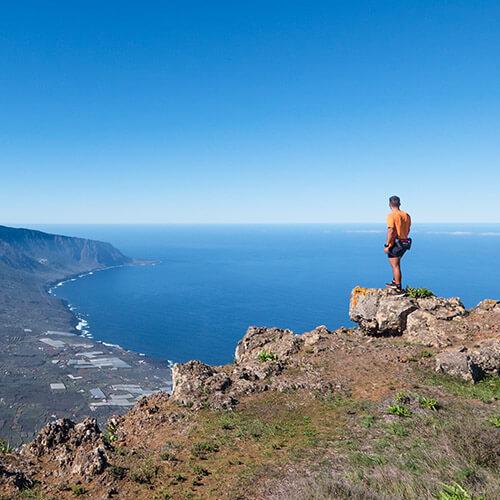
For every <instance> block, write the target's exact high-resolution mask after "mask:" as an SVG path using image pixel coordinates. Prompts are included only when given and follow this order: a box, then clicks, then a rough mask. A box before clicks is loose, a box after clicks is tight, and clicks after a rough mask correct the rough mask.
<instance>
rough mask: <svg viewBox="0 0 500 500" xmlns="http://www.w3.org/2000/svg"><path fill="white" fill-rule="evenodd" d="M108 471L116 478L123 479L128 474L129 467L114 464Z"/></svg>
mask: <svg viewBox="0 0 500 500" xmlns="http://www.w3.org/2000/svg"><path fill="white" fill-rule="evenodd" d="M108 471H109V473H110V474H111V475H112V476H113V477H114V478H115V479H123V478H124V477H125V475H126V474H127V469H126V468H125V467H120V466H119V465H112V466H111V467H109V468H108Z"/></svg>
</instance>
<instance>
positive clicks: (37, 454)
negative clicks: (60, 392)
mask: <svg viewBox="0 0 500 500" xmlns="http://www.w3.org/2000/svg"><path fill="white" fill-rule="evenodd" d="M349 313H350V318H351V319H352V320H353V321H354V322H355V323H357V325H358V326H357V327H354V328H345V327H342V328H339V329H337V330H330V329H328V328H327V327H326V326H318V327H316V328H315V329H313V330H311V331H309V332H306V333H302V334H297V333H295V332H293V331H291V330H287V329H279V328H263V327H250V328H249V329H248V330H247V332H246V334H245V336H244V337H243V338H242V339H241V340H240V342H239V343H238V345H237V347H236V352H235V357H234V362H233V363H232V364H229V365H224V366H209V365H206V364H204V363H202V362H200V361H189V362H187V363H183V364H177V365H175V366H174V367H173V370H172V372H173V373H172V378H173V391H172V394H171V395H170V396H169V395H167V394H161V395H155V396H151V397H149V398H144V399H143V400H142V401H140V402H139V403H138V404H137V405H136V406H135V407H134V408H133V409H132V410H131V411H130V412H129V413H128V414H127V415H125V416H123V417H119V418H115V419H112V420H111V421H110V422H109V424H108V427H107V431H106V433H105V434H103V433H102V432H101V431H100V430H99V428H98V426H97V424H96V422H95V420H93V419H85V420H84V421H83V422H81V423H79V424H75V423H73V422H72V421H70V420H67V419H61V420H57V421H55V422H52V423H50V424H48V425H47V426H46V427H44V428H43V429H42V431H41V432H40V433H39V434H38V436H37V437H36V439H35V440H34V441H33V442H31V443H29V444H27V445H25V446H23V447H22V448H21V449H20V450H19V451H16V452H12V453H10V452H9V453H4V454H3V456H2V458H1V459H0V492H1V493H5V492H7V494H11V493H12V492H15V491H18V490H20V489H23V488H24V489H25V488H29V487H30V485H33V484H35V482H38V483H37V484H42V485H46V487H47V490H48V491H51V490H50V488H51V486H50V485H51V484H56V483H60V482H61V481H64V480H67V481H69V480H71V481H72V482H73V483H75V484H79V483H82V484H91V483H92V484H95V489H96V491H99V494H101V493H102V492H104V493H103V495H104V496H106V495H108V496H111V495H112V494H113V492H114V491H115V490H116V488H117V484H118V483H117V482H119V478H118V479H117V477H116V475H117V472H116V470H114V472H113V474H114V475H113V474H110V473H109V474H108V472H107V470H108V468H109V467H108V465H109V464H110V463H112V461H111V460H110V457H109V455H110V453H114V452H113V442H114V441H115V440H118V441H119V442H121V443H123V445H124V444H127V445H128V446H132V444H131V443H134V442H135V441H138V442H140V441H141V440H142V441H143V442H147V441H148V440H149V434H151V433H153V434H154V432H155V431H153V430H152V429H157V428H159V427H161V426H170V427H169V428H170V429H173V428H175V426H176V424H177V422H178V421H179V420H180V421H181V422H182V419H187V418H189V417H188V416H187V415H188V414H189V412H195V413H196V412H197V411H198V410H201V409H212V410H234V409H236V408H237V407H238V405H239V404H240V403H242V402H243V401H244V400H245V399H246V398H251V397H252V395H258V394H262V393H266V392H269V391H275V392H280V393H283V392H292V393H295V392H297V391H302V392H303V393H304V394H308V395H314V397H317V396H319V397H323V396H325V395H330V394H337V395H340V396H345V395H349V396H350V395H353V394H354V395H358V396H360V397H365V398H366V397H368V398H370V399H377V398H384V397H386V395H387V392H388V391H390V388H391V387H392V384H393V382H394V380H397V381H398V382H400V383H402V384H404V383H405V381H407V380H408V379H411V377H412V373H413V372H411V368H409V365H410V363H409V361H411V360H413V361H415V360H417V358H416V357H415V353H417V352H424V351H423V349H424V347H425V348H428V349H431V350H432V355H431V356H428V357H427V356H425V357H424V356H420V357H418V360H417V362H418V363H422V364H423V365H425V367H429V368H433V369H434V370H436V371H438V372H442V373H446V374H449V375H450V376H454V377H459V378H461V379H464V380H466V381H469V382H470V383H474V382H477V381H479V380H480V379H481V378H483V377H485V376H488V375H492V376H494V375H497V376H498V374H499V371H500V332H499V329H500V302H498V301H496V300H485V301H483V302H481V303H480V304H479V305H478V306H477V307H475V308H473V309H471V310H466V309H465V307H464V306H463V304H462V303H461V302H460V300H459V299H458V298H440V297H426V298H413V297H410V296H408V295H395V294H393V293H391V292H389V291H386V290H380V289H367V288H361V287H356V288H355V289H354V290H353V291H352V293H351V297H350V306H349ZM391 380H392V382H391ZM165 408H168V411H167V410H166V409H165ZM186 412H188V413H186ZM152 446H154V443H153V444H152ZM115 469H116V467H115Z"/></svg>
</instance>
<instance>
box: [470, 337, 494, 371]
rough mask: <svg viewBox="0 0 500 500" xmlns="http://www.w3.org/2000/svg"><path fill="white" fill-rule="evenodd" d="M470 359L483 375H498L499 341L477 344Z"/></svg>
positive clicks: (492, 340)
mask: <svg viewBox="0 0 500 500" xmlns="http://www.w3.org/2000/svg"><path fill="white" fill-rule="evenodd" d="M472 359H473V360H474V363H476V364H477V365H478V366H479V367H480V368H481V370H482V371H483V372H484V373H487V374H490V375H500V340H499V339H487V340H483V341H482V342H480V343H479V345H478V348H477V349H475V350H474V351H473V353H472Z"/></svg>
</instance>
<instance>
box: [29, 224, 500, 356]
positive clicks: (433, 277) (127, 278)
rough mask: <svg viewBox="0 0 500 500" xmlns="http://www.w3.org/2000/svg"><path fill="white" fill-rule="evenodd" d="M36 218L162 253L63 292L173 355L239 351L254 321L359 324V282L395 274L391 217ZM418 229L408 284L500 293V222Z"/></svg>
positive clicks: (96, 330) (153, 352)
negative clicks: (360, 220)
mask: <svg viewBox="0 0 500 500" xmlns="http://www.w3.org/2000/svg"><path fill="white" fill-rule="evenodd" d="M31 227H33V228H35V229H41V230H44V231H48V232H56V233H60V234H66V235H69V236H81V237H85V238H94V239H98V240H102V241H108V242H110V243H112V244H113V245H115V246H116V247H117V248H119V249H120V250H121V251H123V252H124V253H125V254H127V255H128V256H130V257H134V258H143V259H154V260H158V261H159V262H158V263H157V264H156V265H149V266H129V267H120V268H114V269H109V270H106V271H102V272H98V273H93V274H91V275H86V276H84V277H82V278H80V279H77V280H76V281H68V282H66V283H64V284H63V285H62V286H60V287H57V288H56V289H55V290H54V293H55V295H56V296H57V297H60V298H62V299H65V300H66V301H67V302H68V303H70V304H71V305H72V308H73V309H74V311H75V313H76V314H77V315H78V316H79V317H80V318H81V319H83V320H85V321H86V322H88V327H86V328H88V329H89V332H90V335H92V336H93V337H94V338H95V339H97V340H102V341H104V342H108V343H112V344H119V345H120V346H122V347H124V348H126V349H129V350H132V351H136V352H139V353H143V354H145V355H147V356H150V357H153V358H156V359H159V360H170V361H173V362H184V361H186V360H189V359H199V360H202V361H204V362H206V363H210V364H223V363H227V362H230V361H232V359H233V353H234V349H235V346H236V343H237V341H238V340H239V339H240V338H241V337H242V336H243V334H244V333H245V331H246V329H247V327H248V326H250V325H259V326H277V327H281V328H290V329H292V330H294V331H296V332H304V331H308V330H311V329H313V328H314V327H315V326H317V325H322V324H323V325H326V326H327V327H329V328H331V329H335V328H338V327H340V326H342V325H345V326H350V325H351V323H350V321H349V317H348V303H349V293H350V291H351V289H352V288H353V287H354V286H355V285H358V284H359V285H362V286H366V287H383V286H384V283H385V282H386V281H389V280H390V277H391V275H390V268H389V265H388V263H387V257H386V256H385V254H384V253H383V248H382V247H383V244H384V241H385V227H384V225H383V224H382V225H375V224H372V225H367V224H362V225H361V224H359V225H341V224H337V225H328V224H311V225H72V226H59V225H49V226H31ZM412 236H413V248H412V249H411V251H410V252H408V253H407V255H405V257H404V259H403V273H404V277H403V279H404V283H405V284H407V285H411V286H415V287H426V288H430V289H431V290H432V291H433V292H434V293H435V294H437V295H443V296H458V297H460V298H461V299H462V300H463V302H464V304H465V305H466V306H467V307H472V306H474V305H476V304H477V303H478V302H479V301H480V300H482V299H484V298H497V299H498V298H500V258H499V256H500V224H496V225H477V224H476V225H464V224H457V225H450V224H446V225H445V224H433V225H415V227H414V229H413V231H412Z"/></svg>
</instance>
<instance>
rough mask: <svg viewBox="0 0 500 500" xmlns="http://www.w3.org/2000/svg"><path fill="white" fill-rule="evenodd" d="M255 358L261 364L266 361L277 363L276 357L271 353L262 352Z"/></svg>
mask: <svg viewBox="0 0 500 500" xmlns="http://www.w3.org/2000/svg"><path fill="white" fill-rule="evenodd" d="M257 358H258V359H259V361H260V362H261V363H265V362H266V361H278V355H277V354H275V353H274V352H271V351H266V350H262V351H260V352H259V354H258V355H257Z"/></svg>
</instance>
